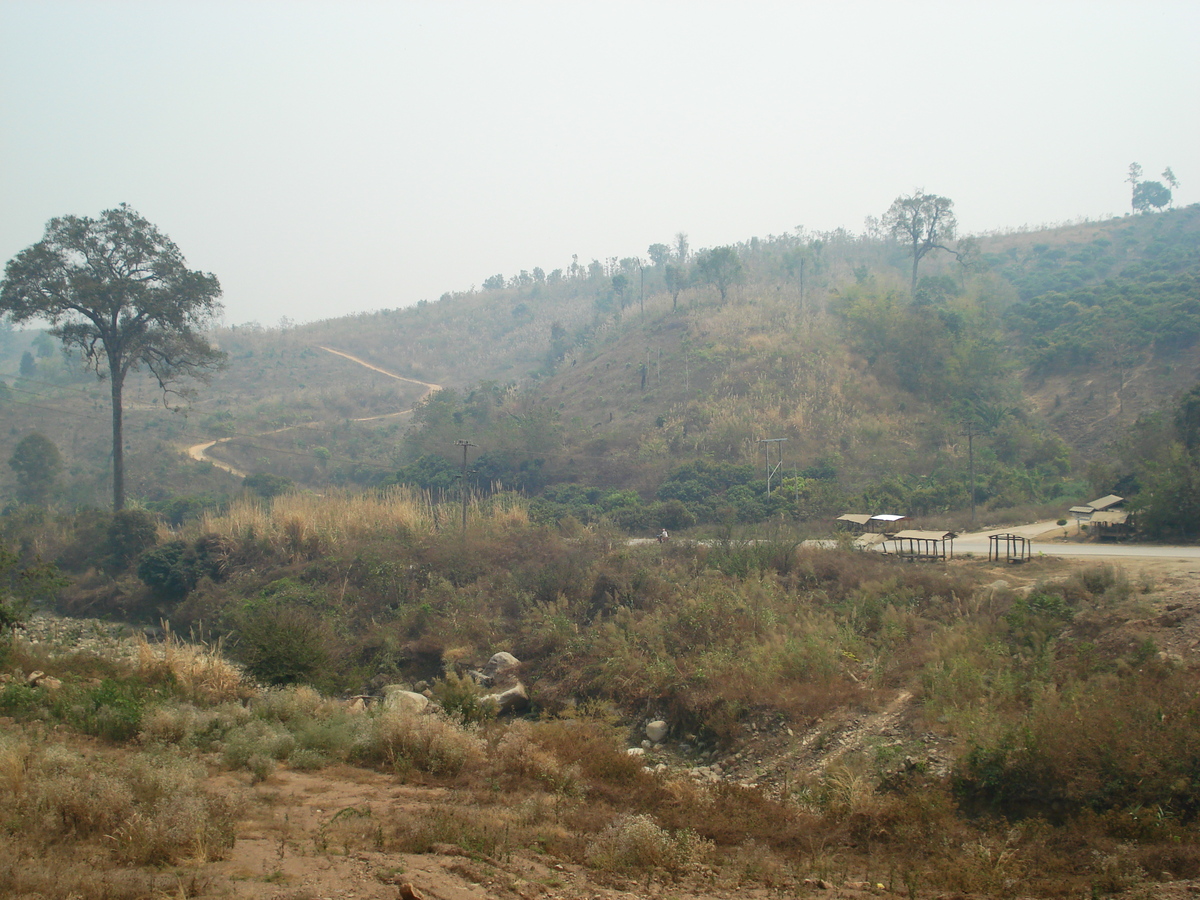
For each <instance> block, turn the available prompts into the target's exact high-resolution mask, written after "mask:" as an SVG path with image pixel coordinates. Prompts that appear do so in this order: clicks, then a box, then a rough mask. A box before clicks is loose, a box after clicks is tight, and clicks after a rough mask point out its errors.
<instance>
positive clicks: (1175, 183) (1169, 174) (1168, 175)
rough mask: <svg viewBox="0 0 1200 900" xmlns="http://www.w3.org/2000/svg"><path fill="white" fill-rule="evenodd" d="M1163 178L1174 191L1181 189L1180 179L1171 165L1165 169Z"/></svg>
mask: <svg viewBox="0 0 1200 900" xmlns="http://www.w3.org/2000/svg"><path fill="white" fill-rule="evenodd" d="M1162 180H1163V181H1165V182H1166V183H1167V185H1168V186H1169V187H1170V188H1171V190H1172V191H1177V190H1179V179H1178V178H1176V177H1175V173H1174V172H1173V171H1172V170H1171V167H1170V166H1167V167H1166V168H1165V169H1163V173H1162Z"/></svg>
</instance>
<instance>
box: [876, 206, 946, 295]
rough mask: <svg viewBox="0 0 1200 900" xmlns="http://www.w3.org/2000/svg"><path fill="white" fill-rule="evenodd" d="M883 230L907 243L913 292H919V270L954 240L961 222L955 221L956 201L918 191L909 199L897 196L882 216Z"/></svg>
mask: <svg viewBox="0 0 1200 900" xmlns="http://www.w3.org/2000/svg"><path fill="white" fill-rule="evenodd" d="M883 227H884V228H886V229H887V230H888V231H889V232H890V233H891V235H892V237H894V238H896V240H898V241H901V242H903V243H906V244H908V246H909V252H910V253H911V254H912V292H913V293H914V294H915V293H916V292H917V267H918V266H919V265H920V263H921V260H922V259H923V258H924V257H925V255H926V254H927V253H929V251H930V250H946V251H948V252H950V253H954V251H953V250H951V249H950V248H949V247H947V246H946V244H945V242H946V241H951V240H953V239H954V231H955V229H956V228H957V227H958V220H957V219H955V218H954V201H953V200H951V199H950V198H949V197H939V196H938V195H937V194H926V193H925V192H924V191H917V192H916V193H914V194H912V195H910V196H908V197H897V198H896V199H895V200H894V201H893V202H892V205H891V206H890V207H889V208H888V211H887V212H886V213H884V214H883Z"/></svg>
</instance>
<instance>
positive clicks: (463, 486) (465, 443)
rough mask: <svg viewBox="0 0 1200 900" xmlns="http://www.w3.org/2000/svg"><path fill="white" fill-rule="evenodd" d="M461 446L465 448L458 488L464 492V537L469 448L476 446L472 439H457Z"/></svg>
mask: <svg viewBox="0 0 1200 900" xmlns="http://www.w3.org/2000/svg"><path fill="white" fill-rule="evenodd" d="M454 443H455V444H456V445H458V446H459V447H462V448H463V461H462V475H460V476H459V482H458V488H459V490H460V491H461V492H462V533H463V537H464V538H465V537H466V536H467V448H468V447H474V446H475V444H472V443H471V442H470V441H455V442H454Z"/></svg>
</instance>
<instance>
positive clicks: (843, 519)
mask: <svg viewBox="0 0 1200 900" xmlns="http://www.w3.org/2000/svg"><path fill="white" fill-rule="evenodd" d="M833 521H834V525H836V526H837V527H838V528H840V529H842V530H843V531H853V532H856V533H859V534H861V533H862V532H864V531H866V530H867V523H868V522H870V521H871V517H870V516H868V515H866V514H864V513H846V514H845V515H841V516H838V517H837V518H836V519H834V520H833Z"/></svg>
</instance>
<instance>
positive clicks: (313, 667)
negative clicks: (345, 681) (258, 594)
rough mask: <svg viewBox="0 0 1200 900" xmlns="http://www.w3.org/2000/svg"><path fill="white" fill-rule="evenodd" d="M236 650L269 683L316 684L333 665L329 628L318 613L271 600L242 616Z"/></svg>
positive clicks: (248, 665) (250, 670)
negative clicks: (330, 664) (330, 665)
mask: <svg viewBox="0 0 1200 900" xmlns="http://www.w3.org/2000/svg"><path fill="white" fill-rule="evenodd" d="M236 636H237V645H236V650H237V652H238V654H239V655H240V656H241V658H242V661H243V662H244V663H245V665H246V670H247V671H248V672H249V673H250V674H251V675H253V676H254V677H256V678H258V679H259V680H260V681H262V682H265V683H266V684H276V685H278V684H296V683H300V682H306V683H313V682H316V681H317V680H318V679H319V678H320V676H321V675H322V674H323V673H325V672H326V670H327V669H328V668H329V662H330V656H331V653H330V640H329V634H328V629H327V628H326V626H325V625H324V623H323V622H321V620H320V619H319V618H317V616H316V615H315V614H314V613H311V612H309V611H307V610H304V609H297V608H295V607H292V606H284V605H282V604H274V603H268V604H266V605H262V606H257V607H251V608H249V609H247V610H246V611H244V612H243V613H242V615H241V616H240V617H239V621H238V624H237V630H236Z"/></svg>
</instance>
